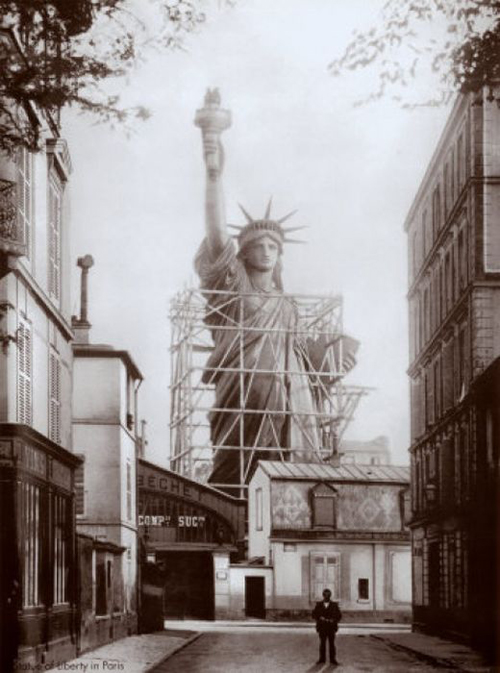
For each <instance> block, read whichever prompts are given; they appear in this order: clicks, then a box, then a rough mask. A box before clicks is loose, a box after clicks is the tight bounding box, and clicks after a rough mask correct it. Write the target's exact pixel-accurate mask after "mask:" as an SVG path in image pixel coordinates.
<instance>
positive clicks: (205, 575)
mask: <svg viewBox="0 0 500 673" xmlns="http://www.w3.org/2000/svg"><path fill="white" fill-rule="evenodd" d="M158 556H159V560H160V568H161V573H162V581H163V614H164V616H165V617H167V618H170V619H172V618H173V619H209V620H210V619H214V611H215V603H214V580H213V577H214V569H213V558H212V554H211V553H209V552H200V551H196V552H180V551H179V552H170V551H169V552H163V553H159V554H158Z"/></svg>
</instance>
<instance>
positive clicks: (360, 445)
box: [339, 435, 391, 465]
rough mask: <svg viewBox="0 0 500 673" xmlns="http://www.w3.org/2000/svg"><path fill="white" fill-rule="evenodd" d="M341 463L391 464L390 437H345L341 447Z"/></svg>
mask: <svg viewBox="0 0 500 673" xmlns="http://www.w3.org/2000/svg"><path fill="white" fill-rule="evenodd" d="M339 460H340V464H341V465H390V464H391V450H390V448H389V438H388V437H386V436H384V435H381V436H380V437H375V439H371V440H369V441H364V442H362V441H359V440H355V439H343V440H342V442H341V444H340V449H339Z"/></svg>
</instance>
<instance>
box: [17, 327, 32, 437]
mask: <svg viewBox="0 0 500 673" xmlns="http://www.w3.org/2000/svg"><path fill="white" fill-rule="evenodd" d="M31 369H32V344H31V325H30V324H29V323H28V322H27V321H25V320H20V321H19V327H18V331H17V420H18V422H19V423H25V424H26V425H31V421H32V413H31V406H32V405H31Z"/></svg>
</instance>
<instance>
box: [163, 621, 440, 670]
mask: <svg viewBox="0 0 500 673" xmlns="http://www.w3.org/2000/svg"><path fill="white" fill-rule="evenodd" d="M317 659H318V638H317V636H316V634H315V632H314V630H313V629H309V630H306V629H280V630H273V631H269V630H267V629H266V630H265V631H264V632H263V630H262V629H260V630H253V629H245V630H244V631H234V630H233V631H231V630H227V631H225V632H221V631H219V632H206V633H203V634H202V635H201V636H200V637H199V638H198V639H197V640H195V641H194V642H193V643H191V644H190V645H189V646H187V647H185V648H183V649H182V650H180V651H178V652H177V653H175V654H174V655H173V656H172V657H170V658H169V659H167V660H166V661H165V662H163V663H162V664H160V665H158V666H157V667H155V668H154V669H153V670H154V672H155V673H173V672H174V671H175V672H179V671H182V672H183V673H197V672H199V671H204V672H206V673H212V672H213V673H221V672H224V673H232V672H233V671H234V672H235V673H236V672H238V673H239V672H242V673H271V672H275V671H287V672H294V671H297V672H298V671H301V672H302V673H312V672H317V673H319V672H320V671H333V670H336V671H343V672H345V673H355V672H357V671H374V672H377V671H379V672H380V673H382V672H384V673H397V672H400V671H401V672H407V673H410V672H411V671H433V670H443V668H442V667H441V666H433V665H431V664H429V663H426V662H425V661H422V660H420V659H419V658H417V656H413V655H411V654H409V653H406V652H403V651H399V650H395V649H393V648H392V647H390V646H389V645H388V644H387V643H385V642H383V641H382V640H378V639H376V638H373V637H371V635H369V634H363V635H340V636H338V637H337V659H338V661H339V663H340V665H339V666H337V667H334V666H332V665H330V664H321V665H319V664H316V663H315V662H316V661H317ZM448 670H450V669H449V668H448Z"/></svg>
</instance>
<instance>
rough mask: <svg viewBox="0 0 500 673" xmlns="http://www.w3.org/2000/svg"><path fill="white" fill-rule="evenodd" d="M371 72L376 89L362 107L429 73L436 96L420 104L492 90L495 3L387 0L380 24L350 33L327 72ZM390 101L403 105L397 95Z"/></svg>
mask: <svg viewBox="0 0 500 673" xmlns="http://www.w3.org/2000/svg"><path fill="white" fill-rule="evenodd" d="M372 67H373V68H377V85H376V88H375V90H374V91H372V92H370V93H369V94H368V95H367V96H366V97H365V98H364V100H362V101H360V102H363V103H364V102H367V101H370V100H375V99H378V98H381V97H382V96H384V95H385V94H387V93H390V92H391V91H393V92H394V91H395V90H396V89H398V88H399V89H401V87H407V86H409V85H410V84H411V83H412V82H413V81H415V79H416V78H417V77H419V76H421V75H423V74H429V73H434V74H436V75H437V77H438V82H439V91H438V92H437V95H435V96H434V97H433V98H432V99H430V100H427V101H425V104H431V105H439V104H442V103H443V102H446V101H447V100H449V98H450V97H451V96H452V95H453V94H454V93H455V92H456V91H461V92H464V93H465V92H472V91H477V90H479V89H480V88H481V87H483V86H490V87H491V86H492V85H493V83H494V82H495V81H496V80H498V79H499V77H500V2H499V0H388V2H387V3H386V4H385V5H384V8H383V12H382V17H381V22H380V24H379V25H377V26H375V27H372V28H370V29H369V30H367V31H364V32H358V31H355V32H354V33H353V37H352V40H351V41H350V42H349V44H348V45H347V47H346V48H345V50H344V52H343V54H341V56H339V57H338V58H336V59H334V60H333V61H332V62H331V63H330V64H329V66H328V69H329V72H330V74H331V75H333V76H336V77H338V76H339V75H341V74H342V73H343V72H345V71H356V70H360V69H364V68H372ZM393 98H395V99H397V100H399V101H402V100H403V99H402V97H401V95H399V94H396V93H394V94H393ZM404 106H405V107H409V105H408V104H407V103H404Z"/></svg>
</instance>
